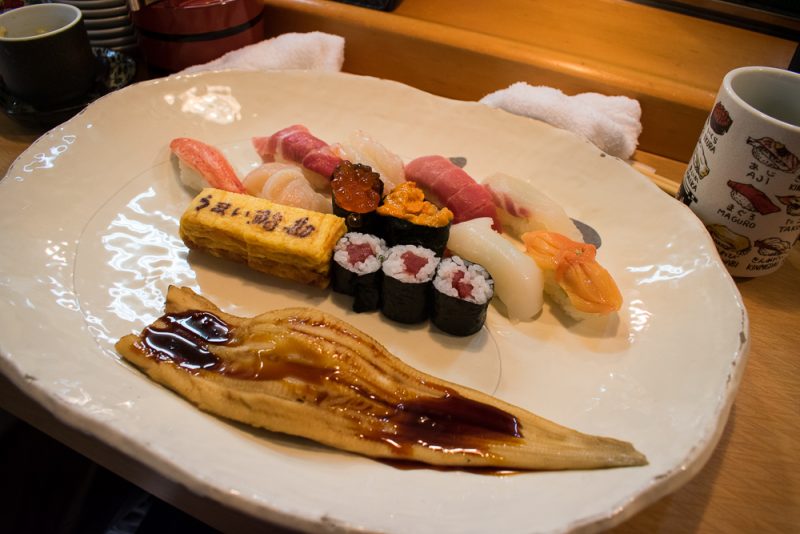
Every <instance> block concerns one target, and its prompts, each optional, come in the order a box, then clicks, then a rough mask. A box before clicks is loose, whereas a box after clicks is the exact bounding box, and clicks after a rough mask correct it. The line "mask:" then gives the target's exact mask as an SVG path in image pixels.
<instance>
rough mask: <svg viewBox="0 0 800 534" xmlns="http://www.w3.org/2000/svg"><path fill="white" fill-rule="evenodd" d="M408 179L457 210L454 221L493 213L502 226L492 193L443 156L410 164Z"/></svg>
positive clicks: (493, 216) (454, 210) (407, 166)
mask: <svg viewBox="0 0 800 534" xmlns="http://www.w3.org/2000/svg"><path fill="white" fill-rule="evenodd" d="M406 180H408V181H410V182H416V183H417V185H419V186H420V187H421V188H422V189H424V190H425V192H426V193H427V194H430V195H432V196H433V197H435V198H436V200H438V203H439V204H442V205H444V206H446V207H447V208H448V209H449V210H450V211H452V212H453V215H454V218H453V222H454V223H460V222H463V221H469V220H471V219H477V218H479V217H491V219H492V226H493V227H494V229H495V230H497V231H498V232H499V231H501V230H502V227H501V226H500V221H499V220H498V219H497V209H496V208H495V206H494V202H492V196H491V195H490V194H489V192H488V191H486V189H484V188H483V186H481V185H480V184H479V183H477V182H476V181H475V180H473V179H472V177H471V176H470V175H469V174H467V173H466V172H465V171H464V170H463V169H461V168H460V167H457V166H456V165H455V164H453V163H452V162H451V161H450V160H449V159H447V158H445V157H443V156H423V157H421V158H417V159H415V160H413V161H410V162H409V163H408V164H407V165H406Z"/></svg>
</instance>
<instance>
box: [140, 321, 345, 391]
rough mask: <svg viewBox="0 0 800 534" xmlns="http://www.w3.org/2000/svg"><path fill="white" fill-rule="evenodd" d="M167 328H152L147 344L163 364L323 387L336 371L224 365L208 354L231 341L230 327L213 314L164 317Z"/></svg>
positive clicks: (260, 364)
mask: <svg viewBox="0 0 800 534" xmlns="http://www.w3.org/2000/svg"><path fill="white" fill-rule="evenodd" d="M160 321H161V322H164V323H166V326H164V327H161V328H157V327H155V326H152V325H151V326H148V327H147V328H145V331H144V336H143V338H144V343H145V345H146V346H147V348H148V349H149V350H150V352H151V353H152V354H153V355H154V356H155V357H157V358H158V359H159V360H161V361H172V362H175V363H176V364H177V365H178V366H180V367H183V368H184V369H189V370H198V369H204V370H208V371H215V372H217V373H219V374H221V375H226V376H230V377H232V378H238V379H243V380H282V379H284V378H290V377H291V378H296V379H298V380H302V381H304V382H307V383H311V384H321V383H322V382H323V381H324V380H326V379H328V378H329V377H330V376H331V375H333V374H334V373H335V372H336V370H335V369H325V368H318V367H314V366H312V365H306V364H303V363H299V362H280V361H261V360H259V359H254V360H253V362H251V363H250V364H249V365H247V364H246V365H240V366H234V365H230V362H227V363H226V362H223V361H221V360H220V359H219V358H217V357H216V356H215V355H214V354H212V353H211V351H210V350H208V346H209V345H221V344H225V343H228V342H229V341H230V340H231V336H230V327H229V325H228V324H227V323H225V322H224V321H223V320H222V319H220V318H219V317H217V316H216V315H214V314H213V313H209V312H204V311H188V312H183V313H172V314H170V313H168V314H166V315H164V316H162V317H161V319H160Z"/></svg>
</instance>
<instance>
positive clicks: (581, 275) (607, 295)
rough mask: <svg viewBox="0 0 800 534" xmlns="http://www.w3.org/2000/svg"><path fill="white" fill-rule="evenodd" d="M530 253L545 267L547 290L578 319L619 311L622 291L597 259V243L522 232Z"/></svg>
mask: <svg viewBox="0 0 800 534" xmlns="http://www.w3.org/2000/svg"><path fill="white" fill-rule="evenodd" d="M522 241H523V242H524V243H525V248H526V252H527V253H528V255H529V256H530V257H531V258H533V259H534V261H535V262H536V264H537V265H538V266H539V267H540V268H541V269H542V271H543V272H544V277H545V284H544V289H545V292H546V293H547V294H548V295H550V296H551V297H553V299H555V300H556V301H557V302H558V303H559V304H560V305H561V306H562V307H563V308H564V310H565V311H566V312H567V313H569V314H570V315H571V316H572V317H574V318H575V319H585V318H587V317H592V316H596V315H605V314H609V313H612V312H615V311H617V310H619V309H620V307H621V306H622V294H621V293H620V291H619V288H618V287H617V284H616V282H614V279H613V278H612V277H611V275H610V274H609V272H608V271H607V270H605V269H604V268H603V266H601V265H600V264H599V263H598V262H597V259H596V257H595V256H596V253H597V249H596V248H595V246H594V245H590V244H587V243H580V242H577V241H573V240H571V239H569V238H568V237H566V236H564V235H561V234H558V233H555V232H543V231H539V232H528V233H525V234H522Z"/></svg>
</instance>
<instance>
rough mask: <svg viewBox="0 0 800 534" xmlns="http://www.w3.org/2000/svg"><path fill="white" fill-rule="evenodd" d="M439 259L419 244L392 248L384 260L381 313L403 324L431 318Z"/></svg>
mask: <svg viewBox="0 0 800 534" xmlns="http://www.w3.org/2000/svg"><path fill="white" fill-rule="evenodd" d="M438 264H439V258H437V257H436V254H435V253H434V252H433V251H432V250H430V249H426V248H423V247H418V246H415V245H397V246H394V247H392V248H390V249H389V253H388V255H387V257H386V259H385V260H384V262H383V268H382V270H383V285H382V288H381V312H382V313H383V315H385V316H386V317H388V318H389V319H392V320H393V321H397V322H399V323H407V324H413V323H420V322H422V321H424V320H425V319H427V318H428V314H429V308H430V287H431V280H433V275H434V274H435V273H436V266H437V265H438Z"/></svg>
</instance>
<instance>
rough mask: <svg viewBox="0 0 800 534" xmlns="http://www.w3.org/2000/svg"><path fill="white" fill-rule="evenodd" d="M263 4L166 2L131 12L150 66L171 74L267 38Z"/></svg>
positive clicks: (248, 0) (220, 0)
mask: <svg viewBox="0 0 800 534" xmlns="http://www.w3.org/2000/svg"><path fill="white" fill-rule="evenodd" d="M263 12H264V5H263V4H262V3H261V2H260V1H259V0H160V1H157V2H153V3H149V4H148V5H146V6H143V7H141V9H138V10H136V11H133V12H132V13H131V16H132V18H133V23H134V24H135V25H136V28H137V30H138V34H139V47H140V49H141V51H142V54H143V55H144V58H145V60H146V61H147V63H148V65H150V66H152V67H155V68H157V69H161V70H164V71H167V72H176V71H179V70H182V69H185V68H186V67H189V66H192V65H197V64H200V63H206V62H208V61H211V60H212V59H216V58H218V57H220V56H221V55H223V54H225V53H226V52H230V51H231V50H236V49H238V48H241V47H243V46H247V45H249V44H253V43H257V42H259V41H261V40H263V39H264V21H263Z"/></svg>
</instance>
